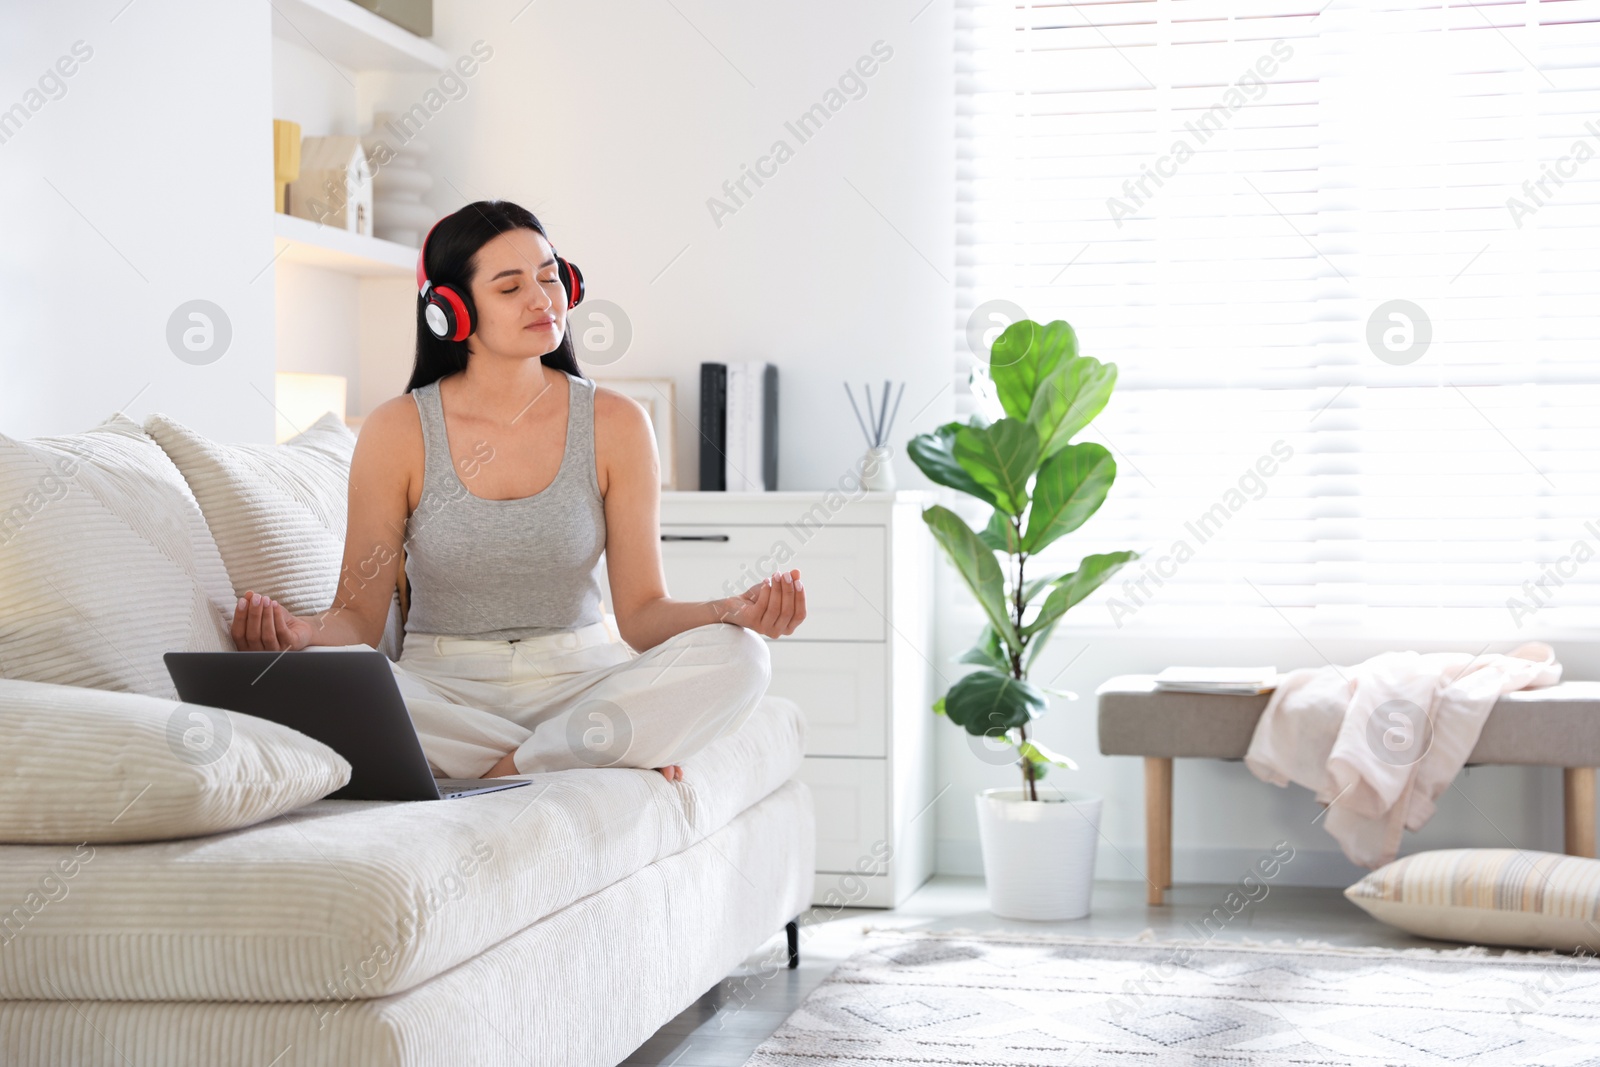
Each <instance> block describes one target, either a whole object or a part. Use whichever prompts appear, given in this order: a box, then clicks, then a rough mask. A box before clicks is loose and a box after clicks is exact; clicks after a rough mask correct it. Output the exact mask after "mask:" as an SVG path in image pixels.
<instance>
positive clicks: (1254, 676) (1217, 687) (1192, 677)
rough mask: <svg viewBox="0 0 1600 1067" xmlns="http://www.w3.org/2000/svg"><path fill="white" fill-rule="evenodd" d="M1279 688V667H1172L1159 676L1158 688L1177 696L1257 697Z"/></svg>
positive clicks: (1157, 677) (1157, 676) (1157, 679)
mask: <svg viewBox="0 0 1600 1067" xmlns="http://www.w3.org/2000/svg"><path fill="white" fill-rule="evenodd" d="M1277 686H1278V670H1277V668H1276V667H1168V668H1167V669H1166V670H1164V671H1162V672H1161V673H1160V674H1158V675H1156V689H1157V690H1158V691H1165V692H1173V693H1231V694H1235V695H1239V696H1255V695H1257V694H1259V693H1270V692H1272V691H1273V690H1274V689H1276V688H1277Z"/></svg>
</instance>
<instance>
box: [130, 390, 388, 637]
mask: <svg viewBox="0 0 1600 1067" xmlns="http://www.w3.org/2000/svg"><path fill="white" fill-rule="evenodd" d="M144 428H145V430H146V431H147V432H148V433H149V434H150V436H151V437H153V438H155V440H156V441H157V442H159V443H160V445H161V447H162V448H164V449H166V452H167V455H168V456H170V457H172V461H173V462H174V463H176V464H177V466H178V469H179V470H180V471H182V472H183V476H184V478H186V479H188V482H189V487H190V488H191V489H192V490H193V491H194V495H195V498H196V499H197V500H199V502H200V510H201V511H202V512H204V513H205V517H206V521H207V522H208V523H210V524H211V533H212V536H213V537H215V538H216V541H217V547H218V548H219V549H221V551H222V561H223V563H224V564H226V565H227V568H228V577H229V578H230V579H231V580H232V582H233V588H234V592H235V598H234V599H235V601H237V598H238V596H239V595H240V594H243V593H244V592H246V591H247V590H252V589H253V590H255V591H256V592H258V593H264V594H265V595H267V596H270V597H272V598H273V599H274V600H277V601H278V602H280V603H281V604H283V606H284V607H286V608H288V609H289V611H290V612H292V613H293V614H295V615H315V614H317V613H318V612H322V611H326V610H327V609H328V608H330V607H332V606H333V600H334V595H335V594H336V593H337V592H338V587H339V580H340V575H339V571H340V568H341V566H342V565H343V561H344V535H345V522H346V519H347V517H348V507H349V492H350V458H351V456H353V455H354V454H355V447H356V435H355V433H353V432H352V431H351V430H350V428H349V427H348V426H346V425H345V424H344V423H343V422H342V421H341V420H340V419H339V418H338V416H336V415H334V414H333V413H332V412H329V413H327V414H325V415H323V416H322V418H320V419H318V420H317V421H316V422H314V423H312V424H311V426H310V427H308V428H307V429H306V430H305V431H304V432H302V433H300V434H298V435H297V436H295V437H292V438H290V439H289V440H288V441H285V442H284V443H283V444H281V445H254V444H232V445H229V444H221V443H218V442H216V441H213V440H211V439H210V438H207V437H204V436H202V435H201V434H198V433H196V432H194V431H193V430H190V429H188V428H187V427H185V426H183V425H181V424H180V423H178V422H176V421H174V420H173V419H170V418H168V417H167V416H165V415H159V414H158V415H151V416H150V417H149V418H147V419H146V420H145V424H144ZM351 580H352V581H354V580H358V576H353V577H352V578H351ZM227 615H228V620H229V625H230V626H231V625H232V620H233V603H232V602H230V605H229V609H228V612H227ZM401 636H402V635H401V625H400V596H399V592H398V590H396V591H395V592H394V594H393V595H391V597H390V603H389V618H388V621H387V623H386V624H385V626H384V633H383V639H382V640H381V641H380V643H379V645H378V646H377V647H378V649H379V651H381V652H384V653H385V654H387V655H388V656H389V658H390V659H398V658H399V655H400V640H401Z"/></svg>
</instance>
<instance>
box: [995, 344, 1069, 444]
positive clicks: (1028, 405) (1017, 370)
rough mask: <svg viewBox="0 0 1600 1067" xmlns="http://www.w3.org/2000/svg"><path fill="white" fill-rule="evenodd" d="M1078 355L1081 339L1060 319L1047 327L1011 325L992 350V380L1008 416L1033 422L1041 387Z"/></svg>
mask: <svg viewBox="0 0 1600 1067" xmlns="http://www.w3.org/2000/svg"><path fill="white" fill-rule="evenodd" d="M1077 354H1078V336H1077V334H1075V333H1073V331H1072V327H1071V326H1069V325H1068V324H1067V323H1065V322H1063V321H1061V320H1060V319H1056V320H1055V321H1053V322H1051V323H1049V324H1047V325H1044V326H1041V325H1039V324H1038V323H1037V322H1034V321H1033V320H1032V319H1018V320H1017V321H1016V322H1013V323H1012V324H1011V325H1010V326H1007V327H1006V328H1005V330H1004V331H1002V332H1001V334H1000V336H999V337H996V338H995V340H994V344H993V345H991V346H990V347H989V377H990V379H992V380H993V381H994V385H995V392H996V393H998V394H999V396H1000V406H1001V407H1003V408H1004V409H1005V412H1006V414H1007V415H1009V416H1011V417H1012V418H1014V419H1023V420H1028V421H1032V418H1031V413H1032V411H1033V408H1034V401H1035V397H1036V396H1037V394H1038V392H1039V387H1040V386H1041V385H1043V384H1044V383H1045V381H1046V380H1048V379H1049V378H1050V377H1051V376H1052V375H1054V374H1056V373H1057V372H1058V371H1059V370H1060V369H1061V368H1062V367H1063V366H1064V365H1065V364H1066V362H1067V361H1068V360H1071V359H1073V358H1075V357H1076V356H1077ZM1035 432H1037V428H1036V429H1035ZM1042 441H1043V438H1041V442H1042Z"/></svg>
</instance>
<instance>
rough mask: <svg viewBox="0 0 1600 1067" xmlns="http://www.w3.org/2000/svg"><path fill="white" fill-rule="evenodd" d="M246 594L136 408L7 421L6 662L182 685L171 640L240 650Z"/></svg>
mask: <svg viewBox="0 0 1600 1067" xmlns="http://www.w3.org/2000/svg"><path fill="white" fill-rule="evenodd" d="M234 601H235V597H234V596H233V595H232V590H231V589H230V587H229V585H228V574H227V571H226V570H225V569H224V568H223V564H222V558H221V557H220V556H219V555H218V554H217V546H216V544H215V543H214V542H213V541H212V539H211V534H210V532H209V531H208V530H207V528H206V521H205V519H204V517H202V515H201V512H200V508H199V506H198V504H197V503H196V501H195V498H194V495H193V494H192V493H190V491H189V487H188V485H187V484H186V483H185V482H184V479H183V475H181V474H180V473H179V472H178V468H177V467H175V466H173V464H172V461H171V460H169V459H168V458H167V456H166V453H165V452H163V451H162V450H161V447H160V446H159V445H157V444H156V443H155V442H154V441H152V440H151V439H150V438H149V437H148V436H147V435H146V434H145V433H144V431H142V430H141V429H140V428H139V427H138V425H137V424H136V423H134V422H133V421H132V420H131V419H129V418H127V417H126V416H125V415H123V414H121V413H120V412H118V413H117V414H114V415H112V416H111V417H110V418H109V419H107V420H106V421H105V422H103V423H101V424H100V425H99V426H96V427H95V428H94V429H92V430H88V431H86V432H84V433H79V434H71V435H65V436H60V437H39V438H34V439H32V440H27V441H17V440H14V439H12V438H9V437H5V436H4V435H0V676H3V677H6V678H16V679H24V680H28V681H36V682H54V683H59V684H62V685H76V686H91V687H94V688H96V689H110V690H118V691H121V692H128V693H145V694H148V695H151V696H157V697H170V698H176V697H177V695H178V694H177V690H176V689H174V688H173V685H172V679H171V677H170V676H169V675H168V674H167V668H166V665H165V664H164V663H163V662H162V660H161V655H162V653H164V652H172V651H188V652H221V651H230V650H232V649H233V639H232V637H231V636H230V635H229V632H228V629H227V627H228V625H229V624H230V622H231V620H232V617H233V604H234Z"/></svg>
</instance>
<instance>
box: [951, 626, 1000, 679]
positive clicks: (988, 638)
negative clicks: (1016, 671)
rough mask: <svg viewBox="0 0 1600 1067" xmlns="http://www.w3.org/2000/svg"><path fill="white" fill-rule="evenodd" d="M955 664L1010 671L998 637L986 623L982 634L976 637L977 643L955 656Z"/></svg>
mask: <svg viewBox="0 0 1600 1067" xmlns="http://www.w3.org/2000/svg"><path fill="white" fill-rule="evenodd" d="M956 662H957V663H976V664H979V665H980V666H984V667H993V668H994V669H995V670H997V671H1009V670H1010V669H1011V661H1010V660H1008V659H1007V658H1006V653H1005V649H1003V648H1002V647H1001V646H1000V635H999V634H997V633H995V632H994V627H993V626H990V625H989V624H987V623H985V624H984V627H983V633H982V634H980V635H979V636H978V643H977V644H975V645H973V646H972V647H971V648H969V649H967V650H966V651H965V652H963V653H961V655H959V656H957V657H956Z"/></svg>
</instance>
